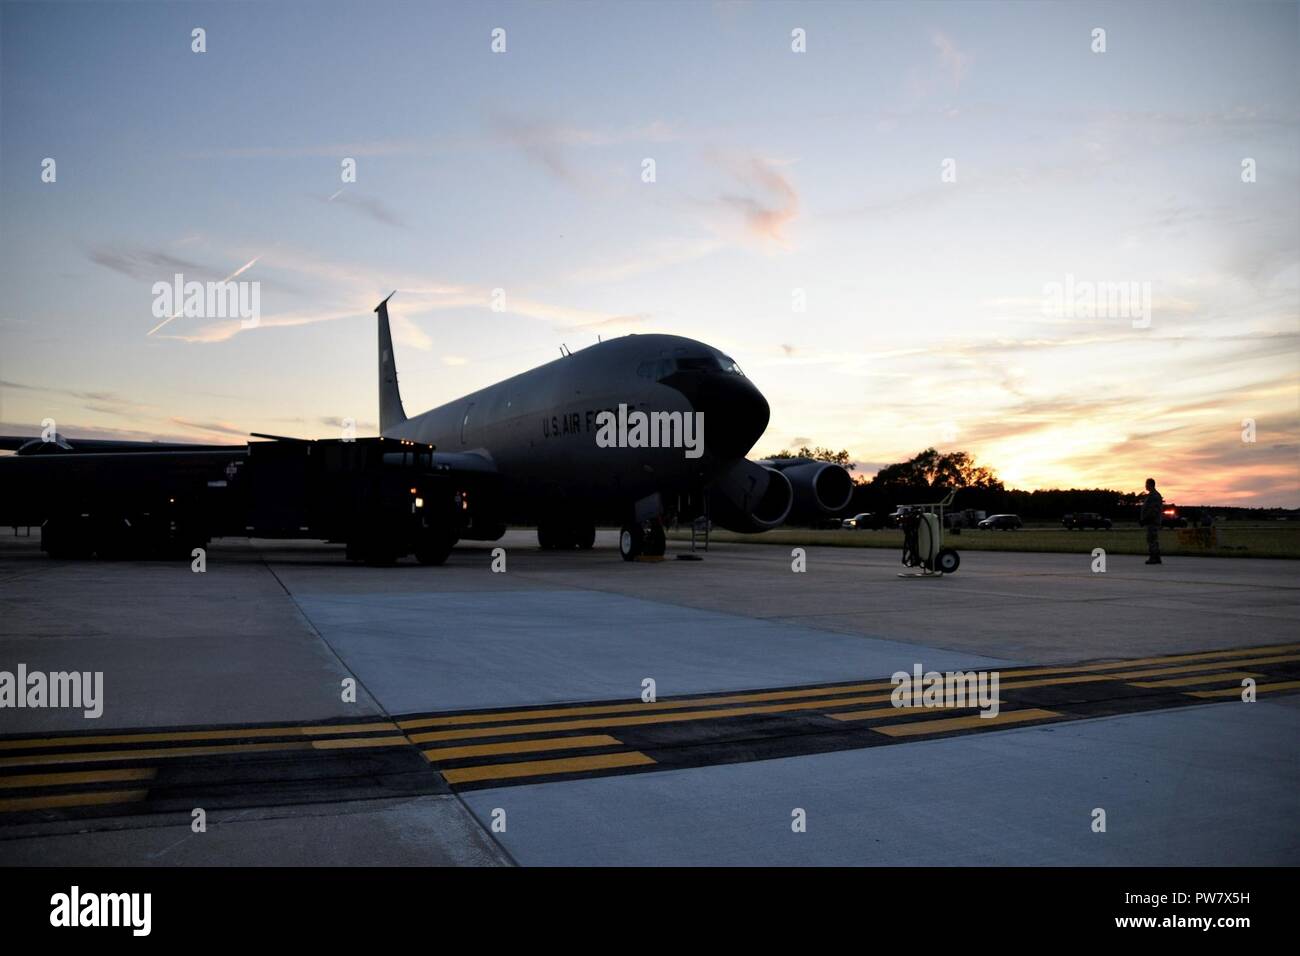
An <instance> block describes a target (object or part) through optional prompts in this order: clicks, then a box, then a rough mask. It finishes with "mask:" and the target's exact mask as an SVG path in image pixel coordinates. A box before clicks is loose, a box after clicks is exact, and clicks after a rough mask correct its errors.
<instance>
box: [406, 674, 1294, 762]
mask: <svg viewBox="0 0 1300 956" xmlns="http://www.w3.org/2000/svg"><path fill="white" fill-rule="evenodd" d="M1291 660H1300V654H1297V655H1288V656H1282V657H1262V658H1258V659H1256V660H1246V661H1240V662H1238V663H1240V664H1271V663H1278V662H1282V661H1291ZM1131 663H1132V661H1127V662H1125V664H1126V665H1127V664H1131ZM1220 666H1222V664H1218V663H1197V664H1183V665H1181V666H1179V667H1162V668H1154V669H1148V670H1136V671H1127V672H1122V673H1116V674H1079V675H1076V676H1067V677H1045V678H1043V679H1041V680H1029V681H1012V682H1008V683H1002V684H1000V689H1001V690H1005V691H1012V690H1024V689H1029V688H1034V687H1048V686H1058V685H1064V684H1086V683H1096V682H1102V681H1120V680H1126V679H1129V678H1133V679H1136V678H1141V677H1153V676H1160V675H1163V674H1177V673H1179V672H1181V671H1197V670H1213V669H1214V668H1215V667H1220ZM886 686H891V685H886ZM891 699H892V694H874V695H868V696H865V697H844V698H840V699H837V700H811V701H800V702H798V703H793V704H792V703H782V704H765V705H762V706H756V707H732V708H729V709H725V710H686V711H670V712H668V713H652V714H639V715H636V716H632V717H604V718H601V717H592V718H586V719H583V720H561V721H550V722H541V723H531V724H511V725H507V726H496V725H493V726H488V727H461V728H456V729H453V730H435V731H426V732H424V733H417V734H413V733H410V732H408V733H407V736H409V737H410V738H411V742H412V743H416V744H422V743H432V742H434V741H441V740H472V739H475V738H479V737H503V736H508V735H512V734H532V733H549V732H551V731H563V730H588V729H596V728H604V727H632V726H639V725H644V724H662V723H675V722H685V721H692V720H720V719H722V718H726V717H746V716H752V715H755V714H782V713H793V712H795V711H800V710H825V709H826V708H828V707H837V706H848V705H851V704H878V703H882V702H884V701H887V700H891ZM643 706H645V707H648V706H650V705H648V704H647V705H643ZM900 709H905V708H900ZM831 716H833V715H831Z"/></svg>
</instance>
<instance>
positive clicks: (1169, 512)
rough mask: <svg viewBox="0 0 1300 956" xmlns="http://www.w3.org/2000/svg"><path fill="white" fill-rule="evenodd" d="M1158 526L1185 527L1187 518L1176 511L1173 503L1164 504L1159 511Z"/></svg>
mask: <svg viewBox="0 0 1300 956" xmlns="http://www.w3.org/2000/svg"><path fill="white" fill-rule="evenodd" d="M1160 527H1162V528H1186V527H1187V519H1186V518H1184V517H1183V516H1182V515H1180V514H1179V513H1178V508H1177V507H1176V506H1175V505H1165V508H1164V510H1163V511H1162V512H1160Z"/></svg>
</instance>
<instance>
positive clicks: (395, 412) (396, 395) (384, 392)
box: [375, 291, 406, 435]
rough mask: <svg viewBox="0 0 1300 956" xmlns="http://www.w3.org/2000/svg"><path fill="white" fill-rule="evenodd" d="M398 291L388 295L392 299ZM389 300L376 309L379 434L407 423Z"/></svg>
mask: <svg viewBox="0 0 1300 956" xmlns="http://www.w3.org/2000/svg"><path fill="white" fill-rule="evenodd" d="M396 294H397V292H396V291H393V292H390V293H389V294H388V299H391V298H392V297H393V296H395V295H396ZM388 299H385V300H384V301H383V302H380V303H379V305H378V306H376V307H375V311H376V312H378V313H379V434H381V435H382V434H384V433H385V432H386V431H388V429H390V428H392V427H394V426H395V425H400V424H402V422H404V421H406V412H405V411H404V410H403V409H402V393H401V391H399V390H398V388H397V359H396V358H395V357H394V355H393V333H392V331H391V330H390V329H389V327H388Z"/></svg>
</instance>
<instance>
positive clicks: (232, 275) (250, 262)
mask: <svg viewBox="0 0 1300 956" xmlns="http://www.w3.org/2000/svg"><path fill="white" fill-rule="evenodd" d="M260 258H262V255H261V253H258V254H257V255H255V256H253V258H251V259H249V260H248V261H247V262H245V263H244V264H243V265H242V266H240V267H239V268H238V269H236V270H235V271H234V272H232V273H230V275H228V276H226V277H225V278H224V279H222V280H221V281H222V282H229V281H230V280H231V279H233V278H235V277H236V276H238V275H240V274H241V273H243V272H245V271H247V270H248V269H250V268H251V267H252V265H253V263H254V262H256V261H257V260H258V259H260ZM181 311H184V309H182V310H181ZM180 314H181V313H180V312H174V313H172V314H171V315H169V316H167V318H165V319H163V320H162V321H161V322H159V323H158V324H157V325H155V326H154V327H153V328H152V329H150V330H149V331H148V332H146V333H145V338H148V337H149V336H151V335H153V334H154V333H155V332H157V331H158V330H159V329H161V328H162V327H163V326H164V325H166V324H167V323H168V322H170V321H171V320H172V319H175V318H178V317H179V316H180Z"/></svg>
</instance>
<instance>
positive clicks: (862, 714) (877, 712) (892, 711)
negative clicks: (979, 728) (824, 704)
mask: <svg viewBox="0 0 1300 956" xmlns="http://www.w3.org/2000/svg"><path fill="white" fill-rule="evenodd" d="M999 703H1006V702H1005V701H999ZM978 709H979V705H978V704H971V706H969V707H931V708H923V707H877V708H875V709H874V710H846V711H841V712H839V713H835V714H827V715H826V716H827V717H834V718H835V719H836V720H843V721H854V720H883V719H885V718H887V717H910V716H912V715H914V714H915V713H917V711H922V712H924V711H926V710H978ZM984 719H985V720H992V719H993V718H992V717H986V718H984Z"/></svg>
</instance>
